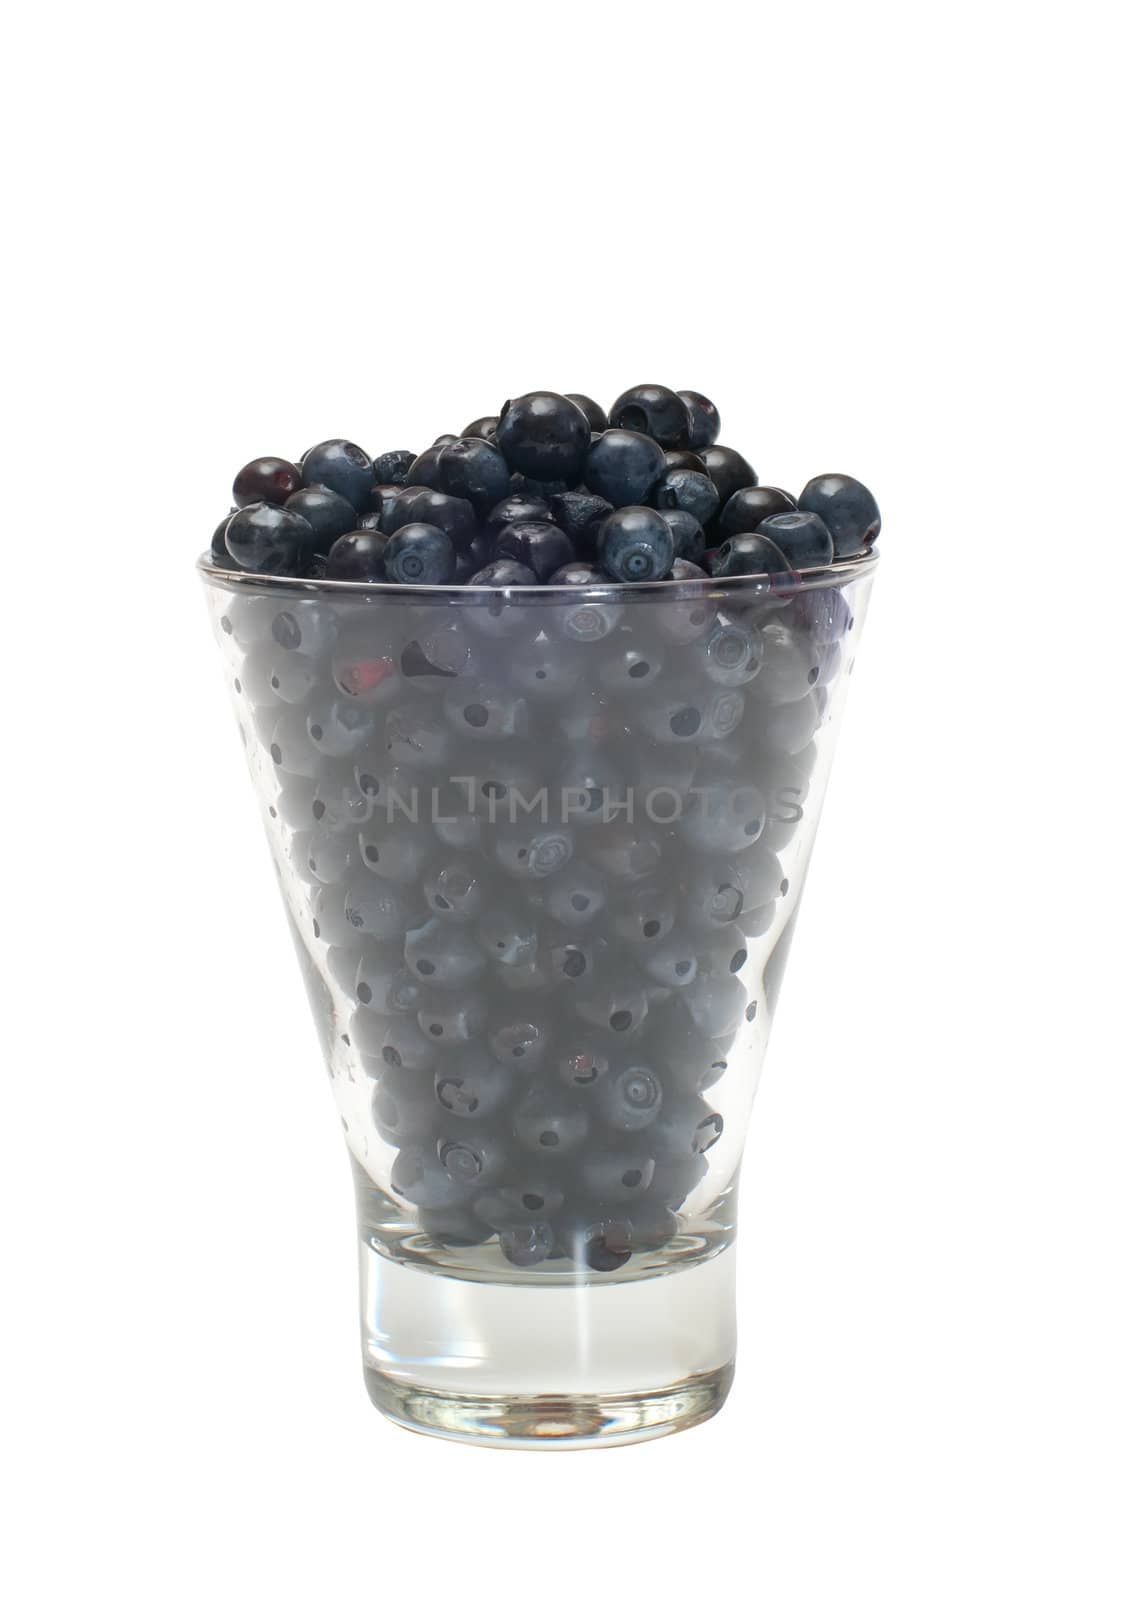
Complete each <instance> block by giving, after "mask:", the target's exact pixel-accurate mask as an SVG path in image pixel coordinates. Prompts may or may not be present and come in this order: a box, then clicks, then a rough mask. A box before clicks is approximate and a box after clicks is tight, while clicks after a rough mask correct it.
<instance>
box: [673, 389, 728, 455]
mask: <svg viewBox="0 0 1137 1600" xmlns="http://www.w3.org/2000/svg"><path fill="white" fill-rule="evenodd" d="M679 398H680V400H682V402H683V404H684V406H686V408H687V436H688V438H689V439H690V441H691V449H692V450H707V449H709V448H710V446H711V445H713V444H714V442H715V440H716V439H717V438H718V436H719V428H720V426H721V421H722V419H721V418H720V417H719V413H718V407H717V406H716V405H715V404H714V402H713V401H711V400H708V399H707V397H706V395H705V394H699V393H698V391H697V390H695V389H680V390H679Z"/></svg>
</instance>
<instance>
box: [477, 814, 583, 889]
mask: <svg viewBox="0 0 1137 1600" xmlns="http://www.w3.org/2000/svg"><path fill="white" fill-rule="evenodd" d="M493 848H494V854H495V856H496V857H497V860H498V863H499V865H500V866H501V867H502V868H503V869H504V870H505V871H506V872H507V873H508V874H509V876H510V877H511V878H517V879H519V880H521V881H524V880H527V879H533V878H538V879H539V878H549V877H552V875H553V873H554V872H559V871H560V870H561V868H562V867H566V866H567V865H568V863H569V861H570V860H571V859H572V851H573V842H572V835H571V834H570V833H569V831H568V829H567V828H563V827H557V826H556V824H553V823H541V822H534V821H529V822H527V823H525V824H524V825H522V824H518V825H517V826H516V827H510V828H502V829H499V830H498V833H497V836H496V838H495V839H494V845H493Z"/></svg>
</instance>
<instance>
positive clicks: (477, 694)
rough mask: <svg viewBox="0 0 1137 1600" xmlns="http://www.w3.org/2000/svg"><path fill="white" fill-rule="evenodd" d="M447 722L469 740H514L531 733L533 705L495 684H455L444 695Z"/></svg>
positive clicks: (474, 682) (464, 682) (513, 691)
mask: <svg viewBox="0 0 1137 1600" xmlns="http://www.w3.org/2000/svg"><path fill="white" fill-rule="evenodd" d="M443 709H444V711H445V715H446V720H447V721H448V722H449V723H450V726H451V727H452V728H454V729H456V731H457V732H458V733H461V734H464V735H465V736H466V737H467V738H469V739H480V740H488V739H510V738H517V737H524V736H525V734H527V733H528V731H529V722H530V717H529V706H528V704H527V703H526V701H525V700H524V699H523V698H522V696H521V695H519V694H518V693H517V692H516V691H515V690H511V689H507V688H505V687H504V686H502V687H501V688H498V687H496V686H495V685H494V684H492V683H479V682H477V681H470V682H466V681H464V680H461V679H459V680H458V681H457V682H455V683H452V684H451V685H450V687H449V688H448V689H447V690H446V693H445V695H444V696H443Z"/></svg>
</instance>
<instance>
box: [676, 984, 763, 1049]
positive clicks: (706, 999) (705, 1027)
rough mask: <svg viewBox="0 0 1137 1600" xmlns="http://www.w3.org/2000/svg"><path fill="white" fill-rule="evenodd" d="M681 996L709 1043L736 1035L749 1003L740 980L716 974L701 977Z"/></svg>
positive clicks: (693, 1020) (697, 1026) (683, 991)
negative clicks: (729, 1034)
mask: <svg viewBox="0 0 1137 1600" xmlns="http://www.w3.org/2000/svg"><path fill="white" fill-rule="evenodd" d="M681 993H682V996H683V1003H684V1004H685V1005H686V1007H687V1010H688V1012H689V1013H690V1016H691V1020H692V1022H693V1023H694V1024H695V1027H696V1028H697V1029H698V1030H699V1032H700V1033H703V1034H705V1035H706V1036H707V1038H709V1039H721V1038H722V1037H723V1036H724V1035H726V1034H728V1033H734V1032H735V1031H736V1030H737V1028H738V1027H739V1025H740V1023H741V1022H742V1018H743V1014H744V1012H745V1010H746V1005H747V1001H748V999H749V996H748V995H747V993H746V987H745V985H744V984H742V983H741V982H740V981H739V979H738V978H734V977H730V976H726V977H722V976H716V975H715V974H713V973H700V975H699V976H698V977H697V978H696V979H695V981H694V983H693V984H691V985H690V987H689V988H686V989H683V990H682V991H681Z"/></svg>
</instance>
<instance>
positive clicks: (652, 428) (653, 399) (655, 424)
mask: <svg viewBox="0 0 1137 1600" xmlns="http://www.w3.org/2000/svg"><path fill="white" fill-rule="evenodd" d="M608 423H609V426H610V427H613V428H628V429H630V430H631V432H632V433H646V434H647V435H648V437H649V438H650V439H654V440H655V442H656V443H657V444H661V445H663V447H664V448H665V449H667V450H685V449H686V448H687V445H688V442H689V427H690V421H689V418H688V415H687V407H686V406H685V405H684V404H683V401H682V400H681V399H680V398H679V396H678V395H677V394H676V393H675V392H674V391H673V390H671V389H664V388H662V387H661V386H660V385H659V384H656V383H638V384H636V385H635V387H634V388H631V389H625V390H624V392H623V394H622V395H621V396H620V397H619V399H618V400H617V401H616V402H615V404H614V405H613V407H612V409H611V411H610V412H609V413H608Z"/></svg>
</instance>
